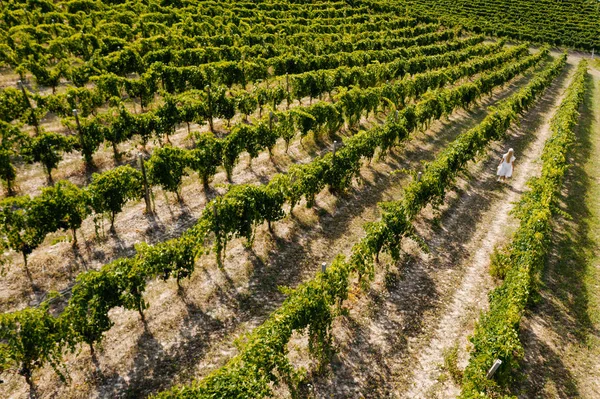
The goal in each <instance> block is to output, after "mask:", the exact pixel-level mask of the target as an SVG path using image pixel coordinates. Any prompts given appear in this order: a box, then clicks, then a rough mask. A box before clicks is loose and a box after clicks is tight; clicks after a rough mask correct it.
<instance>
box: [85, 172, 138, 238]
mask: <svg viewBox="0 0 600 399" xmlns="http://www.w3.org/2000/svg"><path fill="white" fill-rule="evenodd" d="M142 179H143V178H142V173H141V172H140V171H138V170H136V169H134V168H132V167H131V166H128V165H126V166H119V167H116V168H114V169H111V170H109V171H106V172H104V173H101V174H100V173H94V174H93V175H92V182H91V183H90V185H89V186H88V187H87V190H86V191H87V192H88V196H89V198H90V204H91V207H92V209H93V210H94V212H96V213H97V214H106V213H108V214H109V215H110V224H111V228H113V227H114V221H115V215H116V214H117V213H118V212H121V210H122V209H123V206H124V205H125V203H127V201H129V200H137V199H140V198H142V197H143V195H144V192H143V180H142Z"/></svg>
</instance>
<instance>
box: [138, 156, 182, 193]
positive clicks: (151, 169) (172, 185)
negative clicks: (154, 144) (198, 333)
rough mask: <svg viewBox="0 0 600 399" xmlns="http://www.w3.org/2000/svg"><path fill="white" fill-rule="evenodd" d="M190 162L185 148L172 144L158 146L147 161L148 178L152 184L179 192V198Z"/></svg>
mask: <svg viewBox="0 0 600 399" xmlns="http://www.w3.org/2000/svg"><path fill="white" fill-rule="evenodd" d="M188 164H189V157H188V153H187V152H186V151H185V150H183V149H181V148H177V147H170V146H168V147H163V148H157V149H156V150H155V151H154V152H153V153H152V156H151V157H150V159H149V160H148V161H147V167H148V179H149V180H150V183H151V184H158V185H159V186H161V187H162V188H163V189H164V190H166V191H170V192H173V193H175V194H177V198H179V197H180V193H179V192H180V189H181V182H182V179H183V177H184V176H187V170H186V169H187V167H188Z"/></svg>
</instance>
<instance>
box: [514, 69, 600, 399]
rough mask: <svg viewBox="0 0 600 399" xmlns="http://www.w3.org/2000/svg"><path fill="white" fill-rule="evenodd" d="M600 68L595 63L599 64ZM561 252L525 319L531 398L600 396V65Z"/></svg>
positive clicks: (570, 186) (572, 174) (569, 192)
mask: <svg viewBox="0 0 600 399" xmlns="http://www.w3.org/2000/svg"><path fill="white" fill-rule="evenodd" d="M594 67H596V68H598V65H593V64H592V68H594ZM590 72H591V73H590V76H589V78H588V82H587V83H588V88H587V93H586V98H585V102H584V106H583V108H582V110H581V117H580V123H579V126H578V129H577V131H576V133H577V137H578V141H577V142H576V143H575V146H574V148H573V151H572V157H573V158H572V160H571V162H572V167H571V169H570V171H569V173H568V175H567V180H566V181H565V183H566V184H565V192H564V196H563V203H562V204H561V206H562V210H564V211H565V212H566V213H567V214H568V215H569V216H570V218H557V221H556V224H555V231H556V233H555V236H554V248H555V250H554V252H553V253H552V254H551V255H550V258H549V260H548V265H547V268H546V269H545V273H544V275H543V276H542V281H543V288H542V290H541V292H540V296H539V298H538V299H539V302H538V303H537V304H536V305H535V306H534V307H533V308H532V309H531V310H530V311H529V312H528V313H527V315H526V320H525V321H524V323H523V324H522V335H523V339H524V346H525V359H524V371H525V381H524V382H523V383H522V384H521V386H520V387H517V388H516V389H517V392H515V393H517V394H520V396H521V397H525V398H590V399H591V398H598V397H600V201H599V200H598V199H599V198H600V72H599V70H598V69H591V70H590Z"/></svg>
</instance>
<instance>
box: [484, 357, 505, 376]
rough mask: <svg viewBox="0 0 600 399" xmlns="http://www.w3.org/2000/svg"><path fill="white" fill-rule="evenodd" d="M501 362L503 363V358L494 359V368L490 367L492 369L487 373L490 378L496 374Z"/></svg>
mask: <svg viewBox="0 0 600 399" xmlns="http://www.w3.org/2000/svg"><path fill="white" fill-rule="evenodd" d="M501 364H502V360H500V359H496V360H494V364H493V365H492V368H490V370H489V371H488V373H487V375H486V377H487V379H488V380H489V379H491V378H492V377H493V376H494V374H496V371H498V369H499V368H500V365H501Z"/></svg>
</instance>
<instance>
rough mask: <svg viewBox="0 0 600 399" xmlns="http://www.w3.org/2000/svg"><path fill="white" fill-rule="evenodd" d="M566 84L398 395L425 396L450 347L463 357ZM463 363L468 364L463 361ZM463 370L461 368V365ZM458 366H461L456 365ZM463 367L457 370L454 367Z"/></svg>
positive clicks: (443, 394)
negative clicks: (493, 260)
mask: <svg viewBox="0 0 600 399" xmlns="http://www.w3.org/2000/svg"><path fill="white" fill-rule="evenodd" d="M570 82H571V77H569V78H568V79H565V80H564V81H563V83H562V86H561V87H560V92H562V94H561V95H560V96H557V97H556V98H555V100H554V106H553V107H551V108H550V109H548V110H547V112H546V113H545V115H544V116H543V118H544V124H543V125H542V126H541V127H540V129H539V130H538V131H537V132H532V133H534V134H535V141H534V142H533V143H531V145H529V146H528V147H527V148H526V151H522V152H521V156H520V157H519V160H518V163H517V164H516V165H515V168H516V175H515V177H514V179H512V181H511V183H510V186H511V190H509V191H507V192H506V194H505V195H504V196H503V198H500V199H499V200H498V201H496V203H495V204H494V205H493V206H492V207H491V209H490V211H489V215H487V216H486V217H485V218H484V220H485V222H484V223H483V226H486V225H487V226H488V228H485V227H483V228H481V229H478V230H477V233H476V234H475V235H474V237H473V241H474V242H475V243H478V245H476V246H475V245H469V244H466V245H468V246H470V247H473V248H476V251H475V253H474V254H473V256H472V257H471V258H469V259H467V260H466V271H465V272H464V275H463V277H462V281H461V283H460V286H459V288H458V289H457V290H456V292H455V293H454V294H453V298H452V300H451V302H450V305H449V306H448V307H447V309H445V310H444V311H443V316H442V318H441V319H440V320H439V323H438V324H437V326H436V327H434V331H435V332H434V333H433V334H432V336H433V338H432V339H431V340H430V342H429V344H428V345H426V346H425V347H424V348H423V349H422V350H420V351H419V352H420V355H419V357H418V362H417V364H416V367H415V369H414V373H413V376H412V381H413V383H412V387H411V389H410V390H409V391H408V392H407V393H406V394H404V395H403V397H406V398H418V397H425V396H426V394H428V393H430V392H432V389H433V390H435V388H434V387H435V386H436V384H439V381H440V374H441V373H442V372H443V371H444V370H443V369H442V368H440V365H444V363H445V362H444V357H445V354H446V357H447V356H449V355H448V354H449V353H451V350H452V349H453V348H454V347H458V348H459V350H460V351H461V352H462V353H468V351H466V350H465V349H467V347H468V345H467V342H468V340H467V338H468V336H469V335H470V334H471V333H472V330H469V329H465V326H468V325H471V324H472V318H473V316H474V315H476V314H478V311H480V310H484V309H486V308H487V294H488V292H489V290H490V288H491V287H493V281H492V278H491V277H490V275H489V272H488V267H489V264H490V255H491V254H492V252H493V250H494V248H495V247H496V246H498V245H502V243H503V242H504V241H505V239H506V232H507V227H508V228H509V229H510V228H512V227H513V226H515V225H516V223H515V222H516V221H515V220H514V218H513V217H512V216H511V215H510V211H511V210H512V208H513V207H514V202H515V201H517V200H518V199H519V197H520V193H521V192H523V191H524V190H526V189H527V187H526V184H525V183H526V182H527V180H528V179H529V178H530V177H531V176H536V175H539V173H540V169H541V164H540V162H539V159H540V157H541V154H542V150H543V148H544V144H545V142H546V140H547V139H548V138H549V137H550V133H551V132H550V119H551V118H552V116H553V115H554V112H555V111H556V109H557V107H558V106H559V104H560V103H561V101H562V100H563V98H564V89H566V88H567V87H568V85H569V84H570ZM462 360H468V359H467V356H462ZM465 365H466V364H465ZM459 366H460V365H459ZM459 368H462V367H459ZM445 388H446V389H444V390H440V391H439V392H437V395H436V397H439V398H453V397H456V396H457V395H458V394H459V393H460V389H459V388H458V387H456V386H454V385H453V384H448V385H447V386H446V387H445Z"/></svg>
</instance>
